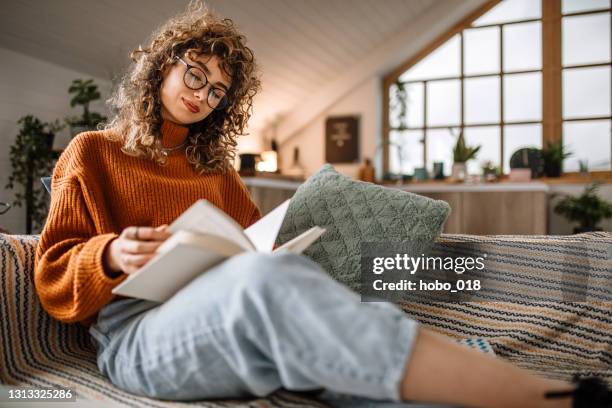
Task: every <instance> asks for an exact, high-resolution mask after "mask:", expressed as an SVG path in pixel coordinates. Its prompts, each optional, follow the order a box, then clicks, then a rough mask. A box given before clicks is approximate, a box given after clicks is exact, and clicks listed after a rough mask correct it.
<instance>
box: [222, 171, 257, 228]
mask: <svg viewBox="0 0 612 408" xmlns="http://www.w3.org/2000/svg"><path fill="white" fill-rule="evenodd" d="M223 194H224V201H225V212H226V213H227V214H229V216H230V217H232V218H234V219H235V220H236V221H237V222H238V223H239V224H240V225H242V227H243V228H246V227H248V226H249V225H251V224H253V223H255V222H256V221H257V220H259V219H260V218H261V212H260V211H259V208H257V205H256V204H255V203H254V202H253V200H252V199H251V194H250V193H249V190H248V189H247V187H246V186H245V185H244V182H243V181H242V179H241V178H240V176H239V175H238V173H237V172H236V170H234V169H230V170H229V171H228V173H227V174H226V176H225V182H224V189H223Z"/></svg>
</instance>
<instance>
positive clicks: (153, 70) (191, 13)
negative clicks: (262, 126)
mask: <svg viewBox="0 0 612 408" xmlns="http://www.w3.org/2000/svg"><path fill="white" fill-rule="evenodd" d="M245 42H246V38H245V37H244V35H242V34H241V33H239V32H238V30H237V29H236V27H235V26H234V23H233V22H232V20H230V19H220V18H219V17H217V16H216V15H214V14H213V13H212V12H210V11H209V10H207V9H206V7H205V6H204V5H203V4H202V3H201V2H199V1H196V2H192V3H190V5H189V6H188V7H187V11H186V12H184V13H181V14H179V15H177V16H175V17H173V18H171V19H170V20H168V21H167V22H166V23H165V24H163V25H162V26H161V27H160V28H159V29H158V30H156V31H155V32H154V33H153V34H152V36H151V42H150V45H149V46H148V47H147V48H142V47H139V48H138V49H137V50H134V51H133V52H132V53H131V55H130V57H131V58H132V60H133V62H134V64H133V65H132V67H131V68H130V69H129V70H128V72H127V73H126V74H125V75H124V77H123V78H122V79H121V82H120V83H119V84H118V86H117V87H116V89H115V90H114V92H113V94H112V96H111V98H110V99H109V100H108V103H109V105H110V107H111V109H112V110H113V113H114V117H113V118H112V120H111V121H110V122H109V123H108V124H106V125H105V128H107V129H110V128H112V129H114V130H115V131H114V132H109V133H110V135H111V136H110V137H111V138H113V139H115V140H120V141H121V142H122V143H123V147H122V150H123V152H124V153H126V154H128V155H132V156H140V157H147V158H150V159H153V160H155V161H156V162H157V163H159V164H164V163H165V161H166V156H165V155H164V154H163V153H162V145H161V135H160V130H161V125H162V122H163V119H162V116H161V108H162V104H161V97H160V87H161V83H162V79H163V78H162V73H163V72H164V71H165V69H166V68H168V67H169V66H170V65H172V64H174V63H176V62H175V56H182V55H183V54H185V53H195V54H197V55H202V54H203V55H207V56H217V58H218V60H219V66H220V68H221V70H222V71H223V72H224V73H225V74H226V75H227V76H228V77H229V78H231V86H230V89H229V90H228V92H227V98H228V101H229V103H228V105H227V106H226V107H224V108H223V109H221V110H214V111H212V112H211V113H210V114H209V115H208V116H207V117H206V118H205V119H203V120H202V121H200V122H197V123H194V124H191V125H190V126H189V136H188V138H189V140H188V146H187V149H186V153H187V158H188V160H189V162H190V163H191V164H192V165H193V166H194V167H195V169H196V170H197V171H198V172H199V173H200V174H202V173H212V172H219V171H220V172H225V171H226V170H227V169H228V168H229V167H230V166H231V160H233V158H234V156H235V150H236V145H237V142H236V138H237V136H239V135H242V134H244V129H245V127H246V125H247V122H248V120H249V118H250V116H251V114H252V110H253V98H254V97H255V94H256V93H257V92H258V91H259V89H260V88H261V83H260V80H259V79H258V77H257V65H256V63H255V58H254V55H253V52H252V51H251V49H250V48H248V47H247V46H246V45H245Z"/></svg>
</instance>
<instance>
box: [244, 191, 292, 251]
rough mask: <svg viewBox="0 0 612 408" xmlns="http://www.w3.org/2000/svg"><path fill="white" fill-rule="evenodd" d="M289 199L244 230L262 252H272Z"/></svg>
mask: <svg viewBox="0 0 612 408" xmlns="http://www.w3.org/2000/svg"><path fill="white" fill-rule="evenodd" d="M290 201H291V200H287V201H285V202H283V203H282V204H281V205H279V206H278V207H276V208H275V209H273V210H272V211H270V212H269V213H268V214H266V216H265V217H263V218H261V219H260V220H259V221H257V222H256V223H255V224H253V225H251V226H250V227H249V228H247V229H245V230H244V233H245V234H246V236H247V237H249V239H250V240H251V242H252V243H253V246H255V248H256V249H257V251H260V252H272V249H273V248H274V242H275V241H276V236H277V235H278V232H279V231H280V227H281V225H282V224H283V220H284V219H285V214H286V213H287V208H289V202H290Z"/></svg>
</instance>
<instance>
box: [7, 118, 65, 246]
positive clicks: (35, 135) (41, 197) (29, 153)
mask: <svg viewBox="0 0 612 408" xmlns="http://www.w3.org/2000/svg"><path fill="white" fill-rule="evenodd" d="M17 123H19V124H20V125H21V129H20V130H19V134H18V135H17V137H16V139H15V143H13V145H12V146H11V149H10V153H9V158H10V161H11V167H12V169H13V171H12V173H11V175H10V176H9V179H8V183H7V184H6V186H5V188H7V189H13V188H15V187H16V186H17V185H19V186H21V188H20V190H19V191H17V192H16V193H15V200H14V202H13V204H14V205H15V206H17V207H21V206H22V205H23V204H25V207H26V233H27V234H31V233H32V229H33V227H34V228H36V229H38V228H40V227H42V225H43V224H44V222H45V218H46V217H47V198H48V197H47V193H46V191H45V190H44V189H43V188H41V187H42V186H41V185H40V183H38V180H39V179H40V178H41V177H44V176H48V175H50V174H51V172H52V171H53V166H54V163H55V158H56V155H55V154H54V153H53V150H52V146H53V139H54V135H55V133H56V132H57V131H59V130H60V129H61V128H62V126H60V124H59V122H58V121H55V122H53V123H44V122H41V121H40V119H38V118H36V117H34V116H32V115H27V116H24V117H22V118H21V119H19V121H18V122H17ZM35 181H36V183H35ZM35 185H36V187H35Z"/></svg>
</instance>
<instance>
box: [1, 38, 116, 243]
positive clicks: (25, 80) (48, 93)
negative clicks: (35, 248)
mask: <svg viewBox="0 0 612 408" xmlns="http://www.w3.org/2000/svg"><path fill="white" fill-rule="evenodd" d="M0 61H2V63H1V64H0V201H3V202H12V201H13V199H14V193H15V190H7V189H5V186H6V183H7V182H8V177H9V175H10V173H11V165H10V161H9V151H10V146H11V145H12V144H13V142H14V141H15V137H16V135H17V133H18V125H17V120H19V118H21V117H22V116H25V115H27V114H33V115H34V116H36V117H38V118H39V119H41V120H42V121H52V120H54V119H62V118H64V117H66V116H72V115H79V114H80V113H81V111H80V109H79V108H74V109H73V108H71V107H70V95H69V94H68V87H69V86H70V83H71V82H72V80H74V79H78V78H82V79H87V78H90V76H89V75H85V74H83V73H80V72H77V71H72V70H69V69H66V68H63V67H60V66H58V65H54V64H50V63H48V62H45V61H42V60H39V59H36V58H32V57H29V56H26V55H23V54H19V53H16V52H13V51H9V50H7V49H4V48H0ZM94 79H95V81H96V83H97V84H98V86H99V88H100V90H101V93H102V99H105V98H106V97H107V96H108V94H109V91H110V86H111V83H110V81H108V80H101V79H97V78H94ZM91 110H94V111H96V112H100V113H103V114H105V115H107V114H108V112H107V110H106V109H105V107H104V103H103V102H102V101H97V102H96V103H92V105H91ZM68 141H69V136H68V131H67V129H66V130H65V131H64V132H63V133H62V134H60V135H58V136H57V137H56V143H55V147H56V148H61V147H65V146H66V144H67V143H68ZM0 227H2V228H4V229H7V230H9V231H10V232H12V233H25V208H23V207H13V208H11V209H10V210H9V212H7V213H6V214H4V215H0Z"/></svg>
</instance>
